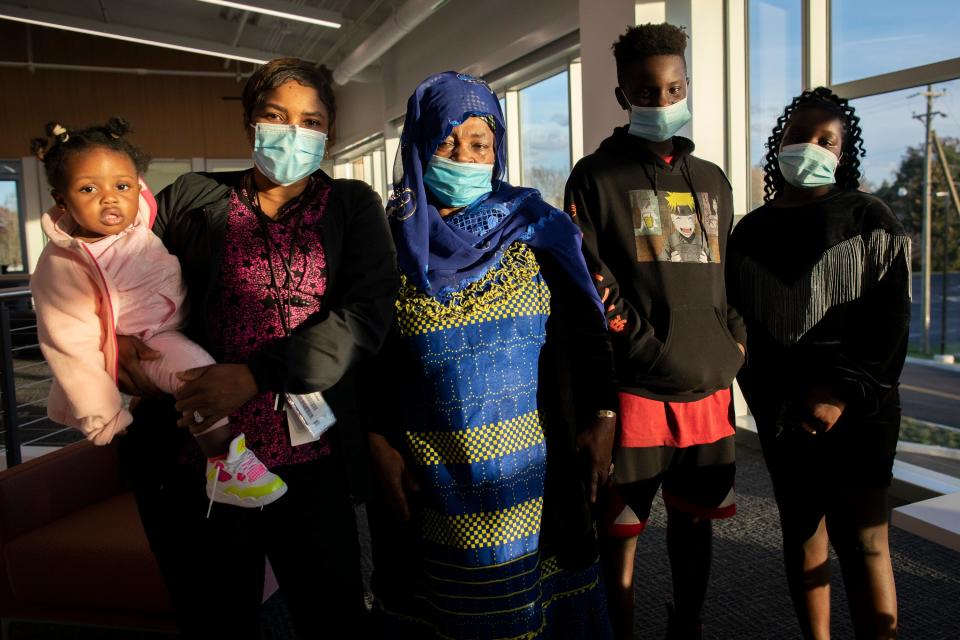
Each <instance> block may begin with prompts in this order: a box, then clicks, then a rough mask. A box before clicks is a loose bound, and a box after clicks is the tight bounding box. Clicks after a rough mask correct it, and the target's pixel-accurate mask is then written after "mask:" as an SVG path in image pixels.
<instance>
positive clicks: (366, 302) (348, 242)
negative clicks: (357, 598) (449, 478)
mask: <svg viewBox="0 0 960 640" xmlns="http://www.w3.org/2000/svg"><path fill="white" fill-rule="evenodd" d="M244 173H245V172H243V171H231V172H224V173H189V174H186V175H184V176H181V177H180V178H179V179H178V180H177V181H176V182H174V183H173V184H172V185H170V186H169V187H167V188H166V189H164V190H163V191H161V192H160V193H159V194H158V196H157V205H158V212H157V219H156V222H155V223H154V227H153V231H154V233H156V234H157V235H158V236H159V237H160V238H161V239H163V242H164V244H165V245H166V247H167V250H168V251H170V253H172V254H173V255H175V256H177V257H178V258H179V259H180V266H181V269H182V272H183V277H184V281H185V282H186V284H187V289H188V300H189V304H190V312H189V321H188V324H187V327H186V329H185V333H186V334H187V336H188V337H189V338H190V339H192V340H194V341H195V342H197V343H198V344H199V345H200V346H202V347H204V348H205V349H207V350H208V351H209V352H210V353H211V355H212V356H213V357H214V358H216V359H218V360H219V359H220V357H219V356H220V354H218V353H216V351H215V350H213V349H212V345H211V340H210V335H209V331H208V327H207V325H206V318H207V307H208V305H209V304H210V302H211V300H210V296H211V294H212V293H213V290H214V284H215V282H216V279H217V275H218V272H219V269H220V261H221V258H222V256H223V248H224V247H223V243H224V237H225V233H226V224H227V212H228V208H229V202H230V194H231V193H232V191H233V190H234V189H235V188H237V187H239V185H240V182H241V179H242V177H243V174H244ZM316 175H317V176H318V177H319V178H320V179H322V180H327V181H329V182H330V185H331V188H332V190H331V193H330V197H329V200H328V201H327V208H326V211H325V213H324V216H323V222H322V224H323V242H324V252H325V254H326V259H327V282H328V285H327V292H326V295H325V297H324V304H323V308H322V310H321V311H319V312H318V313H316V314H314V315H313V316H311V317H310V318H308V319H307V320H306V321H305V322H303V323H302V324H301V325H300V326H298V327H297V328H296V329H294V330H293V331H292V333H291V335H290V336H288V337H286V338H285V339H283V340H280V341H277V342H275V343H272V344H271V345H269V346H268V347H266V348H264V349H263V350H262V351H260V352H259V353H257V354H256V355H255V356H254V357H253V358H252V359H251V360H250V362H248V363H247V364H248V366H249V367H250V369H251V371H252V372H253V376H254V378H255V379H256V381H257V386H258V387H259V389H260V391H261V392H265V391H273V392H277V393H282V392H285V391H290V392H293V393H309V392H312V391H323V392H324V398H325V399H326V400H327V402H328V403H329V404H330V406H331V408H332V409H333V411H334V413H335V414H336V416H337V424H336V426H334V427H333V429H331V431H330V435H331V439H332V441H333V444H334V450H335V451H339V452H341V453H342V460H343V463H344V465H345V470H346V472H347V474H348V476H349V478H350V481H351V482H350V484H351V490H352V492H353V494H354V497H355V498H356V499H363V498H364V497H366V495H367V494H368V493H369V489H370V478H369V468H368V463H367V458H366V441H365V436H364V434H363V432H362V429H361V427H360V425H359V421H358V419H357V409H356V398H355V395H356V394H355V388H354V382H353V375H352V369H353V367H354V365H355V364H356V363H357V362H359V361H360V360H362V359H363V358H366V357H370V356H372V355H374V354H375V353H376V352H377V350H378V349H379V348H380V346H381V344H382V343H383V339H384V337H385V335H386V333H387V330H388V329H389V327H390V322H391V320H392V318H393V305H394V301H395V300H396V296H397V289H398V287H399V276H398V275H397V271H396V252H395V250H394V247H393V240H392V238H391V236H390V231H389V229H388V228H387V221H386V216H385V215H384V212H383V207H382V205H381V203H380V198H379V197H378V196H377V195H376V194H375V193H374V192H373V191H372V190H371V189H370V187H369V186H367V185H366V184H365V183H363V182H360V181H357V180H332V179H330V178H329V177H328V176H326V175H325V174H323V173H318V174H316ZM150 405H151V403H150V402H144V403H141V405H140V407H138V409H139V411H138V414H137V417H138V419H141V418H147V419H148V420H149V412H150Z"/></svg>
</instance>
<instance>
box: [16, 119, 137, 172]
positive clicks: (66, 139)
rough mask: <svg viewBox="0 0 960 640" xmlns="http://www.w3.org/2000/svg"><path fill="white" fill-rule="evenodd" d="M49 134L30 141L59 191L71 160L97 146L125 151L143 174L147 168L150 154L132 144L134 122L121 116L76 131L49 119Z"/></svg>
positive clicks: (47, 131)
mask: <svg viewBox="0 0 960 640" xmlns="http://www.w3.org/2000/svg"><path fill="white" fill-rule="evenodd" d="M45 131H46V134H47V137H45V138H34V139H33V140H31V141H30V151H31V152H33V154H34V155H35V156H37V158H39V159H40V160H41V161H42V162H43V167H44V170H45V172H46V174H47V182H49V183H50V186H51V187H52V188H53V189H55V190H62V189H63V188H64V187H65V184H64V183H65V181H66V178H67V176H66V175H65V170H66V169H65V165H66V161H67V159H68V158H69V157H70V156H72V155H74V154H77V153H81V152H84V151H87V150H89V149H91V148H94V147H103V148H105V149H110V150H111V151H116V152H117V153H124V154H126V155H127V156H129V157H130V160H131V161H132V162H133V165H134V166H135V167H136V169H137V173H138V174H139V175H141V176H142V175H143V174H144V173H146V171H147V167H148V166H149V164H150V157H149V156H148V155H147V154H145V153H144V152H143V151H140V149H138V148H137V147H135V146H133V145H132V144H130V143H129V142H128V141H127V139H126V135H127V134H128V133H130V131H131V129H130V123H129V122H127V121H126V120H124V119H123V118H119V117H116V116H114V117H112V118H110V119H109V120H107V123H106V124H104V125H101V126H94V127H87V128H85V129H78V130H73V129H69V128H67V127H66V126H65V125H63V124H62V123H60V122H56V121H54V122H49V123H47V126H46V127H45Z"/></svg>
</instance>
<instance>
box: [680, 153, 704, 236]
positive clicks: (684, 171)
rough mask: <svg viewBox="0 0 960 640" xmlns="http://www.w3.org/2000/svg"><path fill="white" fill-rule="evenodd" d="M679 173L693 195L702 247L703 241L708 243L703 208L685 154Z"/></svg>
mask: <svg viewBox="0 0 960 640" xmlns="http://www.w3.org/2000/svg"><path fill="white" fill-rule="evenodd" d="M680 174H681V175H682V176H683V179H684V180H685V181H686V183H687V187H689V189H690V194H691V195H692V196H693V207H694V209H695V210H696V212H697V222H699V223H700V246H701V247H703V246H704V242H707V243H709V242H710V240H709V238H708V237H707V227H706V225H705V224H704V222H703V210H702V209H701V207H700V195H699V194H698V193H697V189H696V187H694V186H693V169H692V168H691V167H690V162H689V161H688V160H687V156H684V157H683V161H682V162H681V164H680ZM708 255H709V254H708Z"/></svg>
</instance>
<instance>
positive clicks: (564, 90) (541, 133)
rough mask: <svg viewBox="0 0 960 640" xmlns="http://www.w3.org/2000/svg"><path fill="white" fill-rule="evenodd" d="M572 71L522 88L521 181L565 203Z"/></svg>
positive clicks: (552, 200) (549, 198)
mask: <svg viewBox="0 0 960 640" xmlns="http://www.w3.org/2000/svg"><path fill="white" fill-rule="evenodd" d="M568 77H569V74H568V73H567V72H566V71H564V72H562V73H558V74H557V75H555V76H552V77H550V78H547V79H546V80H543V81H541V82H538V83H536V84H533V85H530V86H529V87H527V88H525V89H521V90H520V92H519V93H520V164H521V167H522V178H521V184H523V185H524V186H528V187H533V188H535V189H539V190H540V193H541V194H542V195H543V199H544V200H545V201H547V202H548V203H550V204H552V205H553V206H555V207H563V188H564V185H565V184H566V182H567V176H568V175H569V174H570V99H569V90H568Z"/></svg>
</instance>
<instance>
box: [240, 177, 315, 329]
mask: <svg viewBox="0 0 960 640" xmlns="http://www.w3.org/2000/svg"><path fill="white" fill-rule="evenodd" d="M309 189H310V185H308V186H307V190H309ZM244 190H245V191H246V194H245V195H246V196H247V200H248V201H249V202H250V204H251V206H252V207H253V209H254V214H255V215H256V216H257V222H258V224H259V225H260V231H261V233H262V234H263V244H264V248H265V249H266V259H267V266H268V268H269V269H270V287H269V288H270V291H271V295H272V297H273V301H274V304H275V306H276V308H277V315H278V316H279V319H280V326H281V328H282V329H283V334H284V336H289V335H290V332H291V330H292V327H291V326H290V325H291V307H294V306H297V307H302V306H305V305H306V304H307V302H306V301H305V300H304V299H303V298H301V297H300V296H299V295H297V293H298V292H299V291H300V288H301V287H302V285H303V281H304V280H305V279H306V277H307V269H308V260H309V255H308V254H307V252H306V251H303V261H304V263H303V270H302V271H301V273H300V278H299V281H295V280H296V279H295V277H294V273H293V265H294V261H295V260H296V257H297V255H296V253H297V245H298V244H299V243H300V239H301V238H300V227H301V225H302V223H303V217H302V216H298V217H296V218H295V220H294V223H293V228H292V230H291V234H290V250H289V252H288V255H287V256H284V255H283V248H282V247H280V246H278V245H277V244H276V243H275V242H274V241H273V238H272V237H271V234H270V224H269V222H268V216H267V215H266V214H265V213H264V212H263V209H262V208H261V207H260V194H259V193H258V192H257V189H256V184H255V183H254V182H253V180H252V176H251V179H250V180H249V182H248V184H247V185H245V186H244ZM304 193H306V191H305V192H304ZM300 197H303V194H301V196H300ZM284 206H286V205H284ZM282 209H283V207H281V210H282ZM278 213H279V212H278ZM274 252H276V255H277V257H278V258H279V261H280V264H281V266H282V267H283V274H282V275H283V286H282V288H281V284H280V278H278V277H277V272H276V268H275V267H274ZM284 293H286V295H284Z"/></svg>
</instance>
